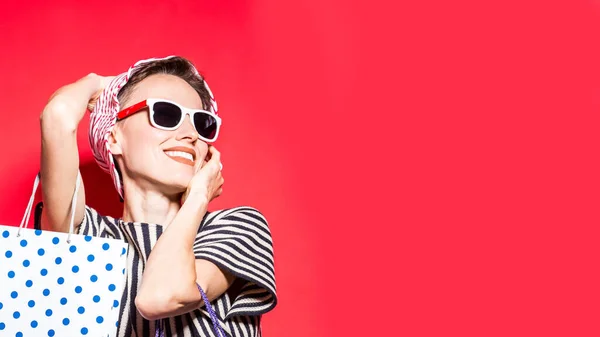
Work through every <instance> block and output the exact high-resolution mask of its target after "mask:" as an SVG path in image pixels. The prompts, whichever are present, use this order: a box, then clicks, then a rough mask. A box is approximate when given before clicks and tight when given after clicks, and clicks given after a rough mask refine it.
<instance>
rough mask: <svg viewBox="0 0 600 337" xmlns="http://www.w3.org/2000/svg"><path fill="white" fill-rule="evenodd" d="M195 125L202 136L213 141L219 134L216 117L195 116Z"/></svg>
mask: <svg viewBox="0 0 600 337" xmlns="http://www.w3.org/2000/svg"><path fill="white" fill-rule="evenodd" d="M194 125H195V126H196V130H197V131H198V134H200V136H202V137H204V138H206V139H209V140H213V139H214V138H215V136H216V134H217V120H216V119H215V117H214V116H211V115H209V114H207V113H197V114H195V115H194Z"/></svg>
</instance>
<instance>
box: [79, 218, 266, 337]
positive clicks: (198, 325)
mask: <svg viewBox="0 0 600 337" xmlns="http://www.w3.org/2000/svg"><path fill="white" fill-rule="evenodd" d="M162 232H163V226H161V225H156V224H147V223H133V222H131V223H125V222H123V221H121V220H119V219H114V218H112V217H108V216H102V215H100V214H98V212H96V211H95V210H94V209H93V208H90V207H86V212H85V218H84V220H83V223H82V225H81V227H80V229H79V234H82V235H92V236H100V237H104V238H114V239H119V240H125V241H126V242H128V243H129V252H128V255H127V279H126V283H125V288H124V292H123V296H122V297H121V303H120V313H119V329H118V333H117V337H132V336H137V337H154V335H155V328H156V322H155V321H148V320H146V319H144V318H143V317H142V316H141V315H140V314H139V312H138V311H137V309H136V307H135V297H136V294H137V291H138V289H139V287H140V284H141V280H142V273H143V272H144V267H145V265H146V260H147V259H148V256H149V255H150V251H151V249H152V247H154V245H155V244H156V242H157V240H158V238H159V237H160V235H161V234H162ZM194 254H195V255H196V258H197V259H205V260H208V261H211V262H212V263H214V264H215V265H217V266H219V267H220V268H221V269H223V270H226V271H228V272H229V273H231V274H232V275H235V276H236V277H237V278H236V280H235V281H234V283H233V285H232V286H231V287H230V288H229V289H228V290H227V292H225V293H224V294H223V295H221V296H220V297H219V298H217V299H216V300H214V301H213V302H212V303H211V304H212V305H213V308H214V309H215V312H216V314H217V317H218V319H219V322H220V324H221V327H222V328H223V330H224V331H225V333H227V334H228V335H229V336H260V319H261V315H262V314H264V313H266V312H268V311H270V310H272V309H273V308H274V307H275V305H276V304H277V295H276V289H275V274H274V265H273V243H272V240H271V233H270V231H269V227H268V225H267V221H266V219H265V218H264V216H263V215H262V214H261V213H260V212H259V211H258V210H256V209H254V208H251V207H237V208H232V209H227V210H220V211H215V212H209V213H207V214H206V215H205V217H204V219H203V220H202V224H201V226H200V227H199V230H198V234H197V236H196V242H195V243H194ZM162 326H163V327H164V329H165V336H177V337H183V336H185V337H188V336H189V337H191V336H194V337H196V336H198V337H199V336H214V337H216V334H215V332H214V331H213V329H212V322H211V320H210V317H209V315H208V312H207V311H206V310H205V308H204V307H202V308H201V309H196V310H194V311H192V312H189V313H187V314H183V315H181V316H176V317H172V318H165V319H163V320H162Z"/></svg>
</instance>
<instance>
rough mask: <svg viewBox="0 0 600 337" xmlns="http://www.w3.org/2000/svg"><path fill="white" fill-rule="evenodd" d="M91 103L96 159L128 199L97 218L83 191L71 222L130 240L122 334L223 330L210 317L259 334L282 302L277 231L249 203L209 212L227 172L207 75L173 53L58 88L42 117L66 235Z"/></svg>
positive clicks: (51, 186)
mask: <svg viewBox="0 0 600 337" xmlns="http://www.w3.org/2000/svg"><path fill="white" fill-rule="evenodd" d="M86 105H87V106H88V109H89V110H91V111H92V114H91V117H90V120H91V126H90V135H89V136H90V143H91V145H92V150H93V152H94V157H95V158H96V162H97V163H98V164H99V165H100V167H101V168H102V169H104V170H105V171H107V172H108V173H110V174H111V177H112V178H113V182H114V185H115V188H116V190H117V192H118V194H119V195H120V196H121V198H122V200H123V202H124V207H123V216H122V217H121V218H120V219H115V218H112V217H108V216H102V215H100V214H98V212H96V211H95V210H94V209H93V208H91V207H89V206H86V204H85V193H79V197H78V199H77V200H76V211H75V223H76V224H80V225H79V226H78V232H79V234H82V235H94V236H100V237H109V238H114V239H119V240H124V241H126V242H127V243H128V244H129V252H128V258H127V261H128V268H127V272H126V274H127V279H126V285H125V291H124V293H123V295H122V300H121V302H120V315H119V316H120V317H119V322H120V324H119V330H118V336H123V337H124V336H131V335H136V336H155V335H158V334H160V333H164V334H165V335H166V336H200V335H202V336H218V335H217V334H216V333H215V332H214V331H213V323H214V324H215V325H214V327H215V328H216V330H218V329H222V330H223V331H225V332H226V333H227V334H228V335H230V336H258V335H260V318H261V315H263V314H265V313H266V312H268V311H270V310H272V309H273V308H274V307H275V305H276V303H277V297H276V288H275V276H274V266H273V249H272V246H273V245H272V240H271V235H270V231H269V227H268V224H267V221H266V219H265V218H264V216H263V215H262V214H261V213H260V212H259V211H258V210H257V209H254V208H252V207H247V206H242V207H236V208H233V209H227V210H220V211H215V212H208V211H207V207H208V203H209V202H210V201H211V200H213V199H214V198H216V197H218V196H219V195H220V194H221V192H222V186H223V182H224V179H223V176H222V174H221V168H222V164H221V162H220V153H219V151H217V150H216V149H215V147H214V146H213V145H212V142H214V141H215V140H216V139H217V137H218V135H219V129H220V126H221V118H220V117H219V116H218V110H217V104H216V101H215V100H214V97H213V95H212V93H211V91H210V89H209V87H208V85H207V84H206V82H205V81H204V78H203V77H202V76H201V75H200V74H199V73H198V72H197V71H196V69H195V67H194V66H193V65H192V63H191V62H189V61H188V60H186V59H184V58H180V57H168V58H164V59H150V60H144V61H140V62H138V63H136V64H135V65H134V66H133V67H131V68H130V69H129V71H128V72H126V73H123V74H121V75H118V76H116V77H102V76H98V75H95V74H90V75H88V76H86V77H84V78H82V79H80V80H79V81H77V82H75V83H72V84H69V85H67V86H65V87H63V88H61V89H59V90H58V91H57V92H56V93H55V94H54V95H53V96H52V97H51V99H50V101H49V102H48V104H47V106H46V107H45V109H44V112H43V113H42V116H41V126H42V128H41V129H42V172H41V179H42V186H43V198H44V203H45V207H44V219H45V221H44V223H45V224H46V225H47V227H49V229H50V230H54V231H62V232H67V231H68V227H69V222H70V217H69V215H70V209H71V196H72V193H73V190H74V188H75V185H76V180H77V179H78V178H77V177H78V167H79V156H78V148H77V141H76V132H77V126H78V124H79V122H80V121H81V119H82V118H83V114H84V112H85V108H86ZM81 188H83V185H82V187H81ZM88 192H89V191H88ZM92 193H93V191H92ZM151 252H152V254H150V253H151ZM203 292H205V293H206V296H207V297H206V298H203V296H204V294H203ZM206 300H208V301H210V302H212V305H213V306H214V307H215V309H216V310H215V311H216V315H215V316H213V317H212V320H213V322H211V317H210V315H209V314H210V311H207V310H206V308H205V307H204V306H205V305H206V302H205V301H206Z"/></svg>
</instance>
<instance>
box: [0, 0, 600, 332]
mask: <svg viewBox="0 0 600 337" xmlns="http://www.w3.org/2000/svg"><path fill="white" fill-rule="evenodd" d="M0 6H2V7H1V8H0V31H1V34H0V51H1V52H2V54H1V56H0V60H1V62H0V74H2V76H3V78H2V80H0V104H2V108H1V113H0V158H1V159H0V160H1V164H0V177H1V178H0V190H1V191H2V193H1V194H0V222H1V223H5V224H12V225H15V224H18V221H19V220H20V218H21V216H22V212H23V210H24V208H25V205H26V201H27V200H26V199H27V196H28V193H29V190H30V186H31V182H32V178H33V177H34V175H35V173H36V171H37V169H38V164H39V149H40V135H39V126H38V125H39V121H38V117H39V114H40V112H41V110H42V108H43V106H44V103H45V102H46V100H47V98H48V97H49V95H50V94H51V93H52V92H53V91H54V90H56V89H57V88H58V87H59V86H61V85H63V84H66V83H69V82H71V81H74V80H76V79H78V78H79V77H81V76H83V75H85V74H86V73H89V72H96V73H99V74H106V75H109V74H115V73H117V72H121V71H124V70H125V69H127V67H128V66H129V65H130V64H131V63H132V62H134V61H136V60H138V59H142V58H147V57H153V56H164V55H168V54H180V55H183V56H186V57H188V58H190V59H192V60H194V61H195V63H196V64H197V65H198V67H199V68H200V69H201V70H203V72H204V73H205V74H206V76H207V78H208V80H209V83H210V84H211V88H212V89H213V90H214V92H215V94H216V96H217V99H218V100H219V106H220V111H222V116H223V118H224V126H223V133H222V138H221V139H220V140H219V141H218V144H217V146H218V147H219V148H220V150H221V152H222V153H223V162H224V165H225V170H224V174H225V178H226V186H225V192H224V194H223V196H222V197H221V198H220V199H219V200H218V201H216V202H215V204H214V205H213V206H212V207H214V208H217V207H228V206H233V205H238V204H251V205H253V206H255V207H257V208H259V209H261V210H262V211H263V213H265V215H266V216H267V218H268V219H269V221H270V225H271V228H272V232H273V237H274V240H275V253H276V276H277V283H278V292H279V298H280V302H279V306H278V307H277V308H276V309H275V310H274V311H273V312H272V313H270V314H269V315H267V316H266V319H265V327H264V332H265V335H266V336H374V335H378V334H379V335H380V334H383V333H386V334H387V335H390V336H395V335H398V336H517V335H519V336H520V335H522V336H549V335H559V336H597V335H599V334H600V328H599V325H598V324H597V322H598V316H599V314H600V310H599V309H598V308H599V306H598V303H599V300H600V296H599V295H600V293H599V290H598V289H599V287H598V284H599V283H600V282H599V281H600V275H599V272H598V268H597V267H598V258H599V248H598V247H599V245H598V234H599V233H598V230H597V226H598V223H599V220H600V219H599V217H598V211H597V210H598V203H599V201H600V200H599V199H600V198H599V194H598V191H599V190H600V189H599V187H600V186H599V185H600V184H599V179H598V172H599V168H600V167H599V166H600V165H599V164H600V162H599V160H598V152H599V151H598V150H599V148H598V144H599V142H598V137H597V134H598V132H597V130H598V118H597V114H598V111H599V108H600V90H599V88H600V85H598V83H599V81H598V79H599V78H600V76H598V75H600V74H599V70H600V67H599V66H598V60H599V59H600V57H599V56H600V53H599V52H598V48H597V45H598V41H599V38H600V24H599V23H600V20H599V19H600V17H599V15H600V11H599V9H600V7H598V5H597V4H596V3H595V2H592V1H563V2H562V3H560V2H556V1H555V2H539V3H538V2H534V1H527V2H524V1H519V2H517V1H514V2H510V1H502V2H492V3H489V2H481V1H458V2H457V1H453V2H441V1H438V2H431V1H425V2H413V1H407V2H401V3H398V4H392V3H391V2H390V3H383V2H376V1H369V2H367V1H334V0H328V1H317V0H306V1H294V2H288V1H275V0H231V1H127V2H122V3H118V2H117V1H104V2H93V3H90V2H79V1H71V0H59V1H54V2H52V3H44V2H42V1H29V2H21V3H18V4H14V3H13V4H10V5H9V4H2V5H0ZM80 131H81V132H80V150H81V153H82V170H83V174H84V179H85V182H86V184H88V185H87V186H89V187H87V188H86V192H87V193H88V195H87V197H88V200H89V202H90V204H91V205H92V206H95V207H97V208H98V209H100V210H102V211H105V212H107V213H110V214H119V211H120V210H119V207H120V205H119V203H118V202H117V200H116V195H115V193H114V192H113V190H112V187H111V184H110V180H109V178H108V175H104V174H103V173H101V172H100V171H99V170H98V169H97V168H96V167H95V164H94V163H93V161H92V158H91V156H90V151H89V149H88V144H87V138H86V137H87V136H86V131H87V120H86V121H85V122H84V123H83V125H82V127H81V130H80Z"/></svg>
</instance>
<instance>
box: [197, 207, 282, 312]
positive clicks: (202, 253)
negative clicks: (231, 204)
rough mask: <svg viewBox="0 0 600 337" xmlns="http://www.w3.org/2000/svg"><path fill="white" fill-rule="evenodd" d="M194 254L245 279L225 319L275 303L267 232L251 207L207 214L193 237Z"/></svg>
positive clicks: (269, 233)
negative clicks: (194, 239)
mask: <svg viewBox="0 0 600 337" xmlns="http://www.w3.org/2000/svg"><path fill="white" fill-rule="evenodd" d="M194 254H195V255H196V258H197V259H205V260H208V261H211V262H212V263H214V264H216V265H217V266H219V268H221V269H223V270H225V271H227V272H229V273H231V274H232V275H235V276H236V277H237V278H238V279H242V280H244V281H245V282H243V285H242V287H241V290H240V293H239V294H238V295H237V297H236V298H235V299H234V300H233V303H231V306H230V310H228V312H227V313H226V315H225V317H224V318H225V319H228V318H231V317H233V316H257V315H262V314H264V313H266V312H268V311H270V310H272V309H273V308H274V307H275V305H276V304H277V295H276V287H275V272H274V262H273V241H272V239H271V232H270V230H269V226H268V224H267V220H266V219H265V217H264V216H263V215H262V214H261V213H260V212H259V211H258V210H256V209H255V208H252V207H236V208H233V209H228V210H223V211H218V212H212V213H210V214H208V215H207V217H206V218H205V219H204V223H203V224H202V226H200V230H199V231H198V235H197V236H196V241H195V243H194Z"/></svg>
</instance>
